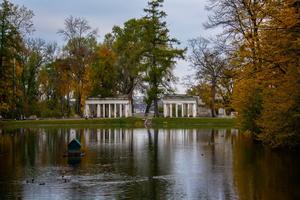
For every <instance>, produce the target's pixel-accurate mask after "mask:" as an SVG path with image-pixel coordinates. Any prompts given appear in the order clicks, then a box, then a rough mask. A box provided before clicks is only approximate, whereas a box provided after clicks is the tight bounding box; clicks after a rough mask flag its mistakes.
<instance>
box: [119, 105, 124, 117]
mask: <svg viewBox="0 0 300 200" xmlns="http://www.w3.org/2000/svg"><path fill="white" fill-rule="evenodd" d="M119 106H120V117H122V114H123V110H122V104H119Z"/></svg>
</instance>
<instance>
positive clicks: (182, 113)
mask: <svg viewBox="0 0 300 200" xmlns="http://www.w3.org/2000/svg"><path fill="white" fill-rule="evenodd" d="M181 117H184V112H183V104H181Z"/></svg>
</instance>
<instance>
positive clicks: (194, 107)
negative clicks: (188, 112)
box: [193, 103, 197, 117]
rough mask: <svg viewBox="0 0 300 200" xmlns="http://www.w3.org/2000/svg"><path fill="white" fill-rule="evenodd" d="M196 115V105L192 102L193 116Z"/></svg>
mask: <svg viewBox="0 0 300 200" xmlns="http://www.w3.org/2000/svg"><path fill="white" fill-rule="evenodd" d="M196 116H197V107H196V104H195V103H193V117H196Z"/></svg>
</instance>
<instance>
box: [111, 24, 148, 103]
mask: <svg viewBox="0 0 300 200" xmlns="http://www.w3.org/2000/svg"><path fill="white" fill-rule="evenodd" d="M143 27H144V20H143V19H130V20H128V21H127V22H125V23H124V27H118V26H115V27H114V28H113V35H114V37H115V42H114V45H113V49H114V51H115V52H116V55H117V60H116V62H117V63H116V66H117V70H118V80H119V81H118V90H119V92H120V93H121V94H123V95H127V96H128V97H129V99H131V102H132V109H134V107H133V93H134V90H135V89H136V88H137V87H138V86H140V85H141V83H142V75H143V73H144V71H145V67H144V65H143V64H142V54H143V52H144V41H143V34H144V31H145V30H144V28H143Z"/></svg>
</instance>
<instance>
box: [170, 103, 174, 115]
mask: <svg viewBox="0 0 300 200" xmlns="http://www.w3.org/2000/svg"><path fill="white" fill-rule="evenodd" d="M172 112H173V106H172V104H171V103H170V117H173V113H172Z"/></svg>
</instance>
